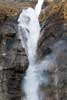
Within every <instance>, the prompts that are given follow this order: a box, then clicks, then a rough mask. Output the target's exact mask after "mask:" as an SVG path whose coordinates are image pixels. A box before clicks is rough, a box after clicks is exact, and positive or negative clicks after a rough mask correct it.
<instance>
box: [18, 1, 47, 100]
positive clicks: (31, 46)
mask: <svg viewBox="0 0 67 100" xmlns="http://www.w3.org/2000/svg"><path fill="white" fill-rule="evenodd" d="M43 2H44V0H38V3H37V5H36V7H35V9H33V8H28V9H24V10H22V12H21V14H20V16H19V18H18V22H19V24H18V30H19V38H20V39H21V45H22V47H23V48H25V51H26V54H27V56H28V60H29V67H28V69H27V71H26V75H25V77H24V85H23V88H24V92H25V95H26V96H25V100H40V98H39V94H38V93H39V85H40V84H41V83H42V82H46V83H47V82H48V80H47V78H46V77H44V76H43V70H44V69H45V68H44V69H42V66H43V64H38V63H36V56H37V53H36V50H37V42H38V39H39V36H40V24H39V20H38V17H39V14H40V12H41V8H42V4H43ZM45 64H47V65H48V62H47V61H45ZM45 67H46V66H45ZM42 76H43V77H44V78H43V77H42Z"/></svg>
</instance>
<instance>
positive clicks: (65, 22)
mask: <svg viewBox="0 0 67 100" xmlns="http://www.w3.org/2000/svg"><path fill="white" fill-rule="evenodd" d="M12 2H13V0H12ZM35 3H36V1H35ZM35 3H33V4H32V3H31V2H30V3H28V2H25V3H23V2H22V3H18V2H14V3H7V2H1V3H0V100H21V97H23V95H24V93H21V83H22V82H21V79H22V78H23V76H24V74H25V71H26V69H27V67H28V59H27V56H26V54H25V50H24V49H23V48H22V46H21V43H20V40H19V38H18V35H17V33H18V31H17V18H18V15H19V13H20V12H21V9H22V8H27V7H29V6H33V7H34V5H35ZM49 9H50V10H49ZM40 23H41V26H42V29H41V37H40V39H39V42H38V49H37V53H38V59H43V57H45V56H46V55H48V54H50V53H51V52H53V49H52V47H53V45H54V43H56V42H57V41H59V40H61V39H62V38H64V40H65V41H67V40H66V39H67V4H66V2H65V3H63V4H60V5H57V4H54V3H51V4H50V3H46V10H44V7H43V10H42V12H41V15H40ZM66 43H67V42H66ZM66 45H67V44H66ZM66 60H67V51H66V49H65V52H64V54H63V55H62V54H61V53H60V56H59V57H58V58H57V61H58V62H57V63H58V66H59V67H58V70H57V71H56V70H52V71H48V75H49V79H50V84H49V85H48V86H47V87H45V91H46V100H66V99H67V97H66V95H67V78H66V77H67V75H66V73H67V62H66ZM61 62H62V63H61ZM56 75H57V77H58V80H59V81H58V84H57V85H55V84H54V83H55V82H54V81H55V79H56ZM43 91H44V90H43ZM43 93H44V92H43Z"/></svg>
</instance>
